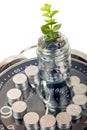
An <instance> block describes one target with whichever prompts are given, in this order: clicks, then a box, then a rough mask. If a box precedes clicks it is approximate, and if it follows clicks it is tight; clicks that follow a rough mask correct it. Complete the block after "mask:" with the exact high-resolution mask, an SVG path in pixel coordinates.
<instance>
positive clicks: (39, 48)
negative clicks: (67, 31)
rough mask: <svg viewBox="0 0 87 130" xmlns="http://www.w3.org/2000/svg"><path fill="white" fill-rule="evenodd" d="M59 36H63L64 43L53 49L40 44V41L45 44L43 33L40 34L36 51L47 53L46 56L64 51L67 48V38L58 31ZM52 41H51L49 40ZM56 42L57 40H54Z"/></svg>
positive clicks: (60, 53)
mask: <svg viewBox="0 0 87 130" xmlns="http://www.w3.org/2000/svg"><path fill="white" fill-rule="evenodd" d="M59 34H60V37H62V38H63V40H64V42H65V43H64V45H63V46H62V47H61V48H57V49H54V50H50V49H48V48H44V47H43V46H41V45H40V44H41V43H40V42H42V44H45V35H42V36H41V37H40V38H39V39H38V45H37V51H39V52H40V53H42V54H44V55H47V56H51V55H57V56H58V55H62V54H64V53H66V52H67V51H68V50H69V42H68V39H67V37H66V36H65V35H63V34H62V33H59ZM51 43H52V42H51ZM56 43H57V41H56Z"/></svg>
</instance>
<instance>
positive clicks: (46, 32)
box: [41, 24, 51, 34]
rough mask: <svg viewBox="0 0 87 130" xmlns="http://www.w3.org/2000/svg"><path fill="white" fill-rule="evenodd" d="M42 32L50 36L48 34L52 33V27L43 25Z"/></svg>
mask: <svg viewBox="0 0 87 130" xmlns="http://www.w3.org/2000/svg"><path fill="white" fill-rule="evenodd" d="M41 31H42V32H43V33H44V34H48V33H50V31H51V29H50V27H49V26H48V25H47V24H46V25H43V26H42V27H41Z"/></svg>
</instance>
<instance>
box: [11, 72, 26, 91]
mask: <svg viewBox="0 0 87 130" xmlns="http://www.w3.org/2000/svg"><path fill="white" fill-rule="evenodd" d="M13 82H14V84H15V87H16V88H18V89H20V90H21V91H25V90H26V89H27V88H28V82H27V77H26V75H25V74H22V73H19V74H16V75H15V76H14V77H13Z"/></svg>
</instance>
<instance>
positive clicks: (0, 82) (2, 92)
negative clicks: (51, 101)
mask: <svg viewBox="0 0 87 130" xmlns="http://www.w3.org/2000/svg"><path fill="white" fill-rule="evenodd" d="M29 65H38V59H37V58H35V59H30V60H24V61H22V62H19V63H16V64H15V65H12V66H11V67H9V68H8V69H7V70H5V71H3V72H2V73H1V74H0V108H1V107H2V106H4V105H7V98H6V93H7V91H8V90H9V89H11V88H13V87H14V85H13V82H12V77H13V76H14V75H15V74H17V73H20V72H23V71H24V70H25V68H26V67H27V66H29ZM71 75H75V76H78V77H79V78H80V79H81V82H82V83H84V84H86V85H87V63H85V62H82V61H80V60H78V59H75V58H72V68H71ZM25 101H26V102H27V104H28V111H35V112H37V113H38V114H39V115H40V117H41V116H42V115H44V114H45V106H44V104H43V102H42V101H41V99H40V98H39V97H38V95H37V94H36V92H35V91H34V90H33V89H31V90H30V91H29V95H28V98H27V99H26V100H25ZM0 118H1V121H2V122H3V124H4V125H5V126H6V127H7V126H8V125H13V126H14V130H25V127H24V124H23V122H22V120H19V121H18V120H14V118H13V117H12V116H11V117H9V118H2V117H0ZM0 125H1V122H0ZM5 130H6V128H5ZM71 130H87V110H84V111H83V116H82V118H81V119H80V120H77V122H73V123H72V128H71Z"/></svg>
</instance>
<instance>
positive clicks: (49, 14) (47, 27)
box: [41, 4, 61, 43]
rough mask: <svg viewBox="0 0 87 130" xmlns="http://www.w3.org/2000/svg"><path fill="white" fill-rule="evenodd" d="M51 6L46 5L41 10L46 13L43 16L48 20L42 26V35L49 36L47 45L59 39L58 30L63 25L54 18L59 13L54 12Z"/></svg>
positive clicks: (46, 40)
mask: <svg viewBox="0 0 87 130" xmlns="http://www.w3.org/2000/svg"><path fill="white" fill-rule="evenodd" d="M51 6H52V5H51V4H44V6H43V7H42V8H41V11H43V12H44V13H43V14H42V16H44V17H46V18H47V19H45V22H46V24H44V25H42V26H41V31H42V33H43V34H45V35H46V36H47V37H46V39H45V42H46V43H50V42H52V41H54V40H56V39H57V37H58V30H59V29H60V27H61V24H60V23H58V22H57V21H56V20H55V19H54V18H53V16H54V15H55V14H57V13H58V12H59V11H58V10H52V9H51Z"/></svg>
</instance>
